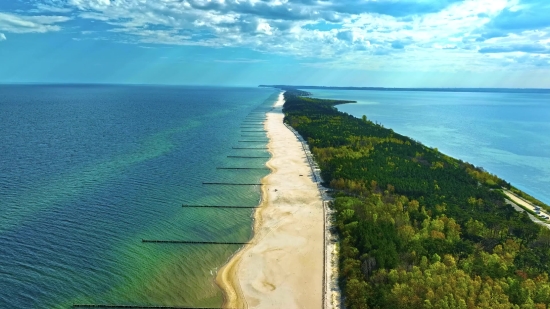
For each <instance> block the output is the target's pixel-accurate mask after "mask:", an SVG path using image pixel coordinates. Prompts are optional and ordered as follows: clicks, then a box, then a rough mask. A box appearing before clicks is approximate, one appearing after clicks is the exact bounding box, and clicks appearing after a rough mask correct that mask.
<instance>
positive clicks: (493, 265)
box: [283, 89, 550, 309]
mask: <svg viewBox="0 0 550 309" xmlns="http://www.w3.org/2000/svg"><path fill="white" fill-rule="evenodd" d="M285 90H287V92H286V93H285V95H284V96H285V100H286V102H285V105H284V109H283V111H284V113H285V122H287V123H288V124H290V125H291V126H292V127H294V128H295V129H296V130H297V131H298V132H299V133H300V134H301V135H302V136H303V137H304V138H305V139H306V140H307V141H308V143H309V146H310V148H311V150H312V152H313V154H314V156H315V159H316V161H317V163H318V164H319V166H320V168H321V171H322V172H321V174H322V176H323V179H324V181H325V182H326V185H327V186H328V187H330V188H331V189H332V194H333V196H334V197H335V199H334V202H333V207H334V208H335V210H336V215H335V217H336V220H335V226H336V228H337V230H338V233H339V235H340V284H341V287H342V291H343V296H344V302H345V306H346V308H348V309H359V308H548V304H549V303H550V282H549V280H548V275H549V272H550V230H548V229H546V228H542V227H541V226H539V225H537V224H535V223H533V222H532V221H531V220H530V219H529V218H528V216H527V215H526V214H525V213H521V212H518V211H515V210H514V209H513V208H512V207H511V206H509V205H507V204H506V203H505V201H504V195H503V193H502V192H501V190H500V189H501V188H503V187H504V188H508V189H513V188H511V186H510V184H509V183H507V182H505V181H503V180H501V179H499V178H498V177H496V176H494V175H491V174H489V173H487V172H485V171H483V170H482V169H480V168H477V167H475V166H473V165H471V164H468V163H466V162H462V161H460V160H457V159H454V158H451V157H449V156H446V155H444V154H442V153H441V152H439V151H438V150H437V149H434V148H429V147H426V146H424V145H422V144H421V143H419V142H417V141H415V140H412V139H410V138H408V137H406V136H403V135H400V134H398V133H396V132H394V131H393V130H391V129H387V128H384V127H383V126H381V125H379V124H375V123H373V122H372V121H370V120H368V119H367V117H366V116H363V118H362V119H358V118H355V117H353V116H351V115H348V114H346V113H342V112H339V111H338V110H336V108H335V107H334V106H335V105H336V104H340V103H344V102H340V101H334V100H321V99H313V98H310V97H308V96H307V93H306V92H303V91H298V90H294V89H285Z"/></svg>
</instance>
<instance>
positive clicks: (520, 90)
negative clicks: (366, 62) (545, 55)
mask: <svg viewBox="0 0 550 309" xmlns="http://www.w3.org/2000/svg"><path fill="white" fill-rule="evenodd" d="M258 87H271V88H279V89H320V90H365V91H430V92H502V93H550V89H547V88H435V87H434V88H389V87H334V86H304V85H259V86H258Z"/></svg>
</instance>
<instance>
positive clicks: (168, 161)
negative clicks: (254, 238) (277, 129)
mask: <svg viewBox="0 0 550 309" xmlns="http://www.w3.org/2000/svg"><path fill="white" fill-rule="evenodd" d="M277 95H278V92H277V91H276V90H274V89H266V88H212V87H161V86H108V85H88V86H86V85H12V86H9V85H1V86H0V308H69V307H70V306H71V305H72V304H80V303H92V304H117V305H177V306H193V307H199V306H203V307H216V306H219V305H221V303H222V294H221V291H220V290H219V288H218V287H217V286H216V285H215V282H214V279H215V275H216V270H217V269H218V268H219V267H220V266H222V265H223V264H224V263H225V262H226V261H227V259H228V258H229V257H230V256H231V255H232V254H233V253H234V252H235V251H236V250H238V249H239V246H238V245H227V244H221V245H212V244H159V243H142V239H154V240H189V241H218V242H246V241H248V240H249V238H250V237H251V233H252V231H251V226H252V211H253V210H252V209H250V208H242V209H238V208H188V207H182V204H186V205H211V206H215V205H227V206H255V205H257V204H258V203H259V200H260V188H259V187H258V186H226V185H203V184H202V182H238V183H257V182H259V180H260V179H261V178H262V177H264V176H265V175H267V173H268V172H269V171H268V170H265V169H261V168H262V167H265V163H266V161H267V160H268V159H267V158H257V159H250V158H228V157H227V156H231V155H237V156H261V157H268V156H269V153H268V152H267V151H266V150H263V149H258V150H254V149H233V148H232V147H237V148H241V147H243V148H252V147H254V148H256V147H258V148H259V147H265V146H266V143H267V139H266V136H265V133H264V132H261V131H260V132H242V131H258V130H261V127H262V125H261V121H262V119H263V118H264V114H265V111H267V110H269V109H270V108H271V106H272V105H273V103H274V101H275V100H276V98H277ZM245 127H246V128H245ZM243 140H254V141H257V142H253V143H244V142H242V141H243ZM217 167H258V168H260V169H250V170H221V169H217Z"/></svg>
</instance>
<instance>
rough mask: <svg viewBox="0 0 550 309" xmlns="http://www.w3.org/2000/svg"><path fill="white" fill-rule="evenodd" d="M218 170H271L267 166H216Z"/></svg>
mask: <svg viewBox="0 0 550 309" xmlns="http://www.w3.org/2000/svg"><path fill="white" fill-rule="evenodd" d="M216 169H217V170H269V168H267V167H216Z"/></svg>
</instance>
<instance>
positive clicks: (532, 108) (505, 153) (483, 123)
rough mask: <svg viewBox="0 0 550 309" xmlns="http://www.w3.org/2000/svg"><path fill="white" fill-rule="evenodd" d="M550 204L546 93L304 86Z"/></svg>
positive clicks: (348, 110)
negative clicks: (322, 88) (361, 89)
mask: <svg viewBox="0 0 550 309" xmlns="http://www.w3.org/2000/svg"><path fill="white" fill-rule="evenodd" d="M308 91H310V92H312V94H313V96H314V97H319V98H331V99H345V100H356V101H358V103H354V104H344V105H338V107H337V108H338V109H339V110H340V111H343V112H346V113H349V114H351V115H354V116H356V117H361V116H362V115H366V116H367V118H368V119H370V120H372V121H375V122H378V123H380V124H382V125H384V126H385V127H386V128H391V129H393V130H394V131H395V132H397V133H400V134H403V135H406V136H409V137H411V138H413V139H415V140H418V141H420V142H422V143H423V144H425V145H427V146H429V147H436V148H438V149H439V150H440V151H442V152H443V153H445V154H447V155H451V156H453V157H455V158H458V159H461V160H463V161H467V162H470V163H472V164H474V165H476V166H480V167H483V168H484V169H485V170H487V171H489V172H491V173H493V174H496V175H498V176H499V177H501V178H503V179H505V180H506V181H508V182H510V183H511V184H512V185H514V186H516V187H518V188H519V189H521V190H523V191H525V192H527V193H528V194H530V195H532V196H534V197H536V198H538V199H540V200H541V201H543V202H545V203H546V204H550V93H549V92H548V91H546V92H534V93H504V92H498V93H481V92H461V93H452V92H415V91H360V90H308Z"/></svg>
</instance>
